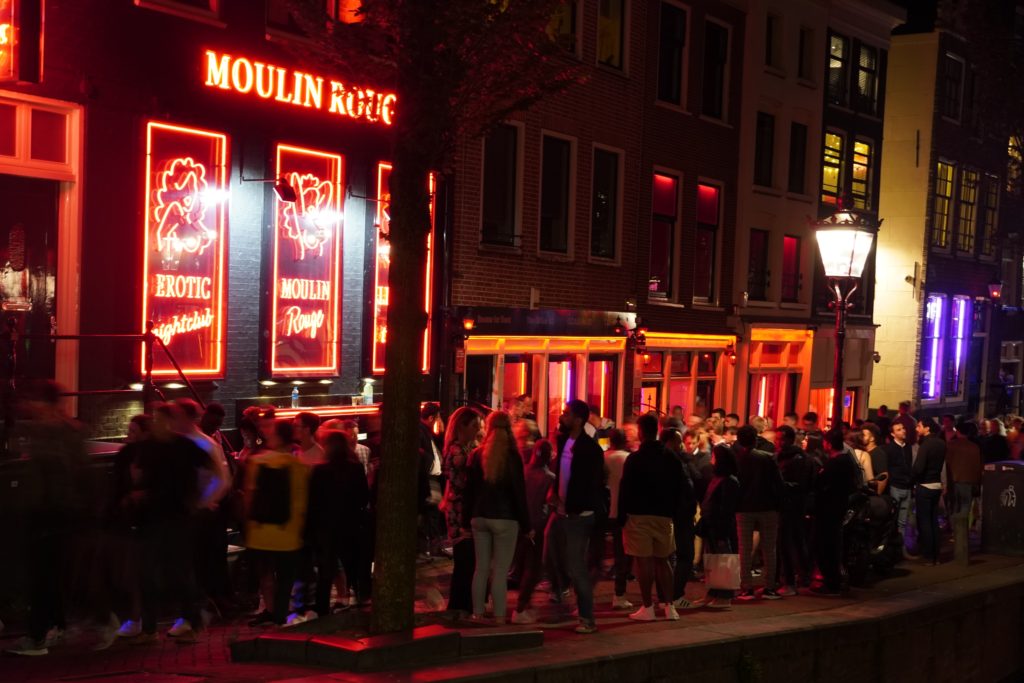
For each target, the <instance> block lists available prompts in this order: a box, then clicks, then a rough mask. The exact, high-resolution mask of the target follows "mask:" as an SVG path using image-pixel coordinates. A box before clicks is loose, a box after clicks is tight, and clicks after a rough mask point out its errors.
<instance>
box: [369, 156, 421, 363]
mask: <svg viewBox="0 0 1024 683" xmlns="http://www.w3.org/2000/svg"><path fill="white" fill-rule="evenodd" d="M391 168H392V166H391V164H390V163H388V162H386V161H382V162H380V163H379V164H378V165H377V225H378V226H379V228H378V230H377V235H376V240H375V242H374V243H375V249H374V254H375V263H376V265H375V267H374V280H373V285H374V287H373V340H372V342H371V347H372V352H371V354H372V358H371V363H372V365H371V368H372V370H373V374H375V375H379V374H382V373H383V372H384V370H385V367H384V349H385V347H386V344H387V309H388V284H387V282H388V265H387V263H388V261H387V257H386V256H383V255H382V251H383V249H384V247H385V244H386V243H384V242H382V240H381V231H382V230H383V229H384V227H385V226H386V225H388V223H389V222H390V220H391V219H390V217H389V215H388V209H389V208H390V202H391V191H390V189H388V177H389V176H390V174H391ZM427 183H428V184H427V186H428V189H429V191H430V234H429V235H427V271H426V274H425V276H424V281H423V306H424V310H425V311H426V313H427V326H426V329H424V330H423V361H422V365H421V366H420V370H421V371H422V372H423V374H427V373H428V372H430V321H431V314H432V312H433V311H432V303H433V301H432V297H431V285H432V284H433V270H434V268H433V266H434V208H435V200H434V191H435V189H436V187H437V180H436V178H435V177H434V174H433V173H431V174H430V176H429V178H428V181H427Z"/></svg>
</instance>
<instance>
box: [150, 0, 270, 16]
mask: <svg viewBox="0 0 1024 683" xmlns="http://www.w3.org/2000/svg"><path fill="white" fill-rule="evenodd" d="M277 1H280V0H277ZM220 3H221V0H135V6H136V7H144V8H146V9H155V10H157V11H160V12H166V13H167V14H173V15H174V16H176V17H182V18H184V19H198V20H200V21H203V20H207V21H210V20H218V19H219V18H220ZM274 3H275V0H271V4H274Z"/></svg>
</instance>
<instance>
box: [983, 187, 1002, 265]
mask: <svg viewBox="0 0 1024 683" xmlns="http://www.w3.org/2000/svg"><path fill="white" fill-rule="evenodd" d="M984 182H985V184H984V189H985V191H984V203H982V209H981V215H982V219H983V220H982V223H981V230H980V232H979V234H980V236H981V240H980V242H979V244H978V255H979V256H981V257H982V258H985V259H992V258H995V255H996V236H997V234H998V231H999V194H1000V192H999V189H1000V187H1002V181H1001V180H1000V178H999V176H998V175H996V174H994V173H986V174H985V175H984ZM993 200H994V201H993Z"/></svg>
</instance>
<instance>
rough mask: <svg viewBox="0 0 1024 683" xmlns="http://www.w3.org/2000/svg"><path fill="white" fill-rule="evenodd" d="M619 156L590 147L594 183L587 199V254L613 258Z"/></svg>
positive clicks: (617, 224)
mask: <svg viewBox="0 0 1024 683" xmlns="http://www.w3.org/2000/svg"><path fill="white" fill-rule="evenodd" d="M620 159H621V157H620V155H619V153H618V152H612V151H610V150H607V149H600V148H595V149H594V182H593V187H592V188H591V190H592V191H591V202H590V255H591V256H593V257H594V258H601V259H614V258H615V257H616V246H617V244H616V243H617V241H618V233H619V163H620Z"/></svg>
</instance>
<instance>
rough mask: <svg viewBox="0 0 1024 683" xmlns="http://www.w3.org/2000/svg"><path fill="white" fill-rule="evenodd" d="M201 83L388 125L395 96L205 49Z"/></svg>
mask: <svg viewBox="0 0 1024 683" xmlns="http://www.w3.org/2000/svg"><path fill="white" fill-rule="evenodd" d="M204 59H205V62H204V73H205V75H206V80H205V81H204V82H203V84H204V85H205V86H206V87H208V88H217V89H220V90H230V91H233V92H237V93H240V94H242V95H249V96H252V97H257V98H259V99H262V100H267V101H271V102H278V103H281V104H286V105H291V106H295V107H302V108H304V109H316V110H318V111H323V112H325V113H328V114H334V115H335V116H340V117H344V118H350V119H354V120H356V121H364V122H367V123H373V124H380V125H383V126H390V125H391V124H392V123H393V122H394V115H395V102H396V97H395V94H394V93H392V92H378V91H376V90H373V89H372V88H360V87H358V86H353V85H351V84H347V83H342V82H340V81H336V80H333V79H329V78H324V77H323V76H318V75H316V74H309V73H305V72H302V71H296V70H294V69H288V68H285V67H281V66H275V65H273V64H267V63H265V62H261V61H258V60H254V59H249V58H248V57H236V56H233V55H229V54H225V53H218V52H216V51H214V50H206V52H205V54H204Z"/></svg>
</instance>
